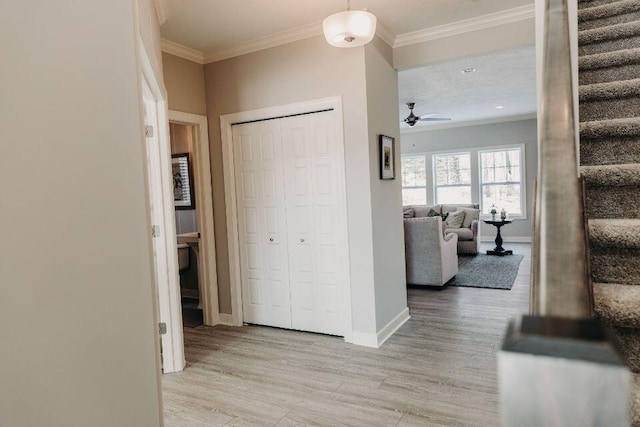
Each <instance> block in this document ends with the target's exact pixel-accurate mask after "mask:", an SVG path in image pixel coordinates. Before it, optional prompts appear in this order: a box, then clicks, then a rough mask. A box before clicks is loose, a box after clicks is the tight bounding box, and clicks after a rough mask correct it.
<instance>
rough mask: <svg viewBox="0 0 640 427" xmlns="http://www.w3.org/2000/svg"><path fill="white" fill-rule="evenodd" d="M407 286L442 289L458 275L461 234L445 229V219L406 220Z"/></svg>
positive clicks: (437, 217) (423, 218) (435, 217)
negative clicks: (444, 231) (458, 249)
mask: <svg viewBox="0 0 640 427" xmlns="http://www.w3.org/2000/svg"><path fill="white" fill-rule="evenodd" d="M404 238H405V240H404V242H405V243H404V244H405V259H406V266H407V283H408V284H411V285H428V286H442V285H444V284H445V283H447V282H448V281H449V280H451V278H453V276H455V275H456V274H457V273H458V254H457V252H456V246H457V243H458V235H457V234H455V233H450V234H447V235H446V236H445V235H444V233H443V230H442V217H439V216H434V217H421V218H408V219H405V220H404Z"/></svg>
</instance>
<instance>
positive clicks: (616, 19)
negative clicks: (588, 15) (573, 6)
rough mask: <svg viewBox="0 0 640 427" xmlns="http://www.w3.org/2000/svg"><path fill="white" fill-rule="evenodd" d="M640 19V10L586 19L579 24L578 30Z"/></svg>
mask: <svg viewBox="0 0 640 427" xmlns="http://www.w3.org/2000/svg"><path fill="white" fill-rule="evenodd" d="M637 20H640V12H638V11H636V12H631V13H624V14H621V15H614V16H608V17H606V18H600V19H594V20H591V21H584V22H580V23H579V24H578V30H591V29H593V28H601V27H607V26H609V25H615V24H622V23H625V22H633V21H637Z"/></svg>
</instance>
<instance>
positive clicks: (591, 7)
mask: <svg viewBox="0 0 640 427" xmlns="http://www.w3.org/2000/svg"><path fill="white" fill-rule="evenodd" d="M578 7H579V12H578V29H579V36H578V38H579V55H580V58H579V64H580V66H579V68H580V74H579V81H580V163H581V170H582V176H583V177H584V179H585V182H586V187H587V194H586V202H587V215H588V218H589V238H590V250H591V273H592V277H593V292H594V303H595V311H596V314H597V315H598V316H599V317H600V318H601V319H603V320H604V321H606V322H607V323H609V324H611V325H612V326H613V327H614V328H615V330H616V333H617V335H618V338H619V339H620V343H621V345H622V348H623V351H624V354H625V357H626V359H627V362H628V364H629V367H630V368H631V370H632V371H633V372H634V375H633V376H634V397H633V426H635V427H640V0H581V1H580V2H579V5H578Z"/></svg>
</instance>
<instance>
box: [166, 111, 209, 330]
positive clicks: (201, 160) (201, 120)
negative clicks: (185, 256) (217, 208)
mask: <svg viewBox="0 0 640 427" xmlns="http://www.w3.org/2000/svg"><path fill="white" fill-rule="evenodd" d="M169 123H178V124H182V125H188V126H193V127H195V128H196V142H195V144H194V145H193V149H194V150H195V161H194V162H193V163H194V168H193V169H194V170H193V179H194V184H195V199H196V218H197V221H198V231H199V232H200V240H199V248H198V251H199V252H200V257H199V259H198V285H199V288H200V301H201V302H202V313H203V317H204V324H205V325H208V326H215V325H217V324H219V323H220V312H219V306H218V270H217V267H216V235H215V230H214V224H213V191H212V188H211V187H212V181H211V158H210V157H209V127H208V124H207V116H201V115H198V114H191V113H184V112H182V111H175V110H169Z"/></svg>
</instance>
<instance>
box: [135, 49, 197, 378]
mask: <svg viewBox="0 0 640 427" xmlns="http://www.w3.org/2000/svg"><path fill="white" fill-rule="evenodd" d="M138 65H139V70H140V71H139V75H140V84H139V87H140V90H141V92H140V100H141V102H142V104H141V107H142V108H144V98H143V93H144V92H143V91H144V86H145V85H146V86H147V87H148V89H149V90H150V91H151V96H152V97H153V99H154V101H155V105H156V113H157V129H155V128H154V131H157V141H158V144H157V149H158V155H159V159H160V164H161V165H163V167H161V168H160V171H159V173H160V177H161V179H160V181H161V182H160V183H155V184H159V185H160V186H161V191H162V194H163V198H162V205H161V207H160V209H161V214H162V217H163V220H162V222H161V224H155V225H158V226H159V227H160V233H162V235H163V236H164V241H165V244H166V247H165V249H166V258H167V259H166V260H165V262H166V271H167V275H166V278H163V277H158V275H157V274H156V268H152V279H153V282H154V288H155V290H156V291H157V302H156V301H154V304H155V305H156V306H157V308H158V309H157V313H158V319H157V321H158V322H163V323H165V324H166V333H165V334H163V335H160V340H161V342H162V370H163V372H164V373H170V372H179V371H182V370H183V369H184V367H185V365H186V361H185V355H184V335H183V331H182V303H181V297H180V285H179V284H180V281H179V275H178V245H177V241H176V224H175V214H174V206H173V180H172V176H171V145H170V142H169V120H168V108H167V96H166V90H165V88H164V86H163V85H162V84H161V83H160V81H159V80H158V78H157V76H156V74H155V72H154V68H153V66H152V64H151V60H150V58H149V55H148V53H147V50H146V48H145V46H144V43H143V41H142V38H141V37H138ZM141 120H142V123H143V124H144V117H142V118H141ZM143 128H144V126H143ZM144 144H145V145H144V150H145V153H144V159H145V162H144V165H143V166H144V171H145V183H146V187H147V188H146V194H147V200H146V203H147V220H148V224H149V227H148V230H147V234H148V236H149V251H150V256H151V258H152V260H153V258H154V253H153V242H152V241H151V239H153V237H152V232H151V227H152V225H154V224H153V222H152V212H151V185H152V183H151V182H149V178H148V176H149V173H148V169H149V167H150V165H148V164H147V162H146V158H147V154H146V150H147V149H148V145H147V144H148V138H146V137H145V138H144ZM151 166H152V165H151ZM153 262H154V263H155V260H154V261H153ZM155 299H156V298H155V294H154V300H155ZM158 327H159V326H158V325H156V328H158ZM157 330H158V329H156V331H157Z"/></svg>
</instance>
